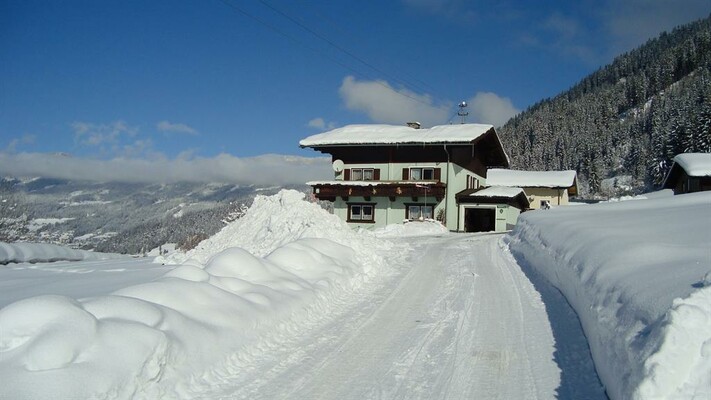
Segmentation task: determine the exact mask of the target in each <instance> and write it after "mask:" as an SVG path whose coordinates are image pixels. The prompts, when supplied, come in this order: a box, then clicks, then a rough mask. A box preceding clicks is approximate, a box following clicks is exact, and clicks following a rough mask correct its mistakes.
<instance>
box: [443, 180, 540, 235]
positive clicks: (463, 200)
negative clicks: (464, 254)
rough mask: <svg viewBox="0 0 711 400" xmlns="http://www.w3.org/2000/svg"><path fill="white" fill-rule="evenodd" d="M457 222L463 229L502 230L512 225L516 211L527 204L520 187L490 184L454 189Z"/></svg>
mask: <svg viewBox="0 0 711 400" xmlns="http://www.w3.org/2000/svg"><path fill="white" fill-rule="evenodd" d="M457 203H458V204H459V226H460V227H461V230H462V231H464V232H489V231H496V232H502V231H507V230H510V229H513V227H514V225H516V221H517V220H518V216H519V214H521V212H523V211H524V210H527V209H528V208H529V202H528V198H527V196H526V193H524V191H523V189H521V188H517V187H506V186H492V187H486V188H477V189H465V190H462V191H461V192H459V193H457Z"/></svg>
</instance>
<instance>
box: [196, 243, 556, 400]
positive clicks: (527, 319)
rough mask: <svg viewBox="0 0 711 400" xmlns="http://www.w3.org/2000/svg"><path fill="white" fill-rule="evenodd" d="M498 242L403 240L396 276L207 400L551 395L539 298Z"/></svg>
mask: <svg viewBox="0 0 711 400" xmlns="http://www.w3.org/2000/svg"><path fill="white" fill-rule="evenodd" d="M499 238H500V235H462V234H456V235H455V234H452V235H445V236H444V237H441V238H435V237H429V238H418V239H403V240H406V241H408V242H409V243H410V244H411V245H412V247H413V251H412V254H411V255H410V258H409V262H410V263H411V265H410V266H408V268H409V269H408V270H406V272H403V273H402V274H401V275H400V276H398V277H397V279H392V280H391V281H388V282H383V283H382V287H381V288H380V289H378V291H377V293H375V295H374V296H372V297H371V298H367V299H362V301H360V302H357V303H354V304H352V306H351V311H350V312H345V313H343V314H340V315H339V316H337V317H336V318H335V319H334V320H333V321H331V322H329V323H327V324H324V325H323V326H322V327H321V328H318V329H317V330H315V331H311V332H310V333H308V337H295V338H293V339H292V340H289V341H288V343H284V344H283V347H281V348H280V349H276V350H275V351H274V352H273V354H269V351H268V350H267V351H265V354H264V360H265V361H264V362H263V364H262V365H263V367H262V368H263V369H260V364H259V361H258V360H257V361H255V362H254V363H252V366H251V368H250V370H251V372H250V373H249V374H247V375H246V376H242V377H240V378H239V379H236V380H235V384H238V383H237V382H240V384H241V386H239V387H235V388H234V389H233V390H231V391H230V390H228V388H226V387H225V385H221V388H220V393H218V395H215V393H211V394H210V395H209V396H207V397H211V398H225V399H228V398H229V399H238V398H256V399H259V398H264V399H267V398H268V399H288V398H308V399H344V400H347V399H364V398H368V399H379V398H382V399H405V398H407V399H450V398H451V399H459V398H488V399H491V398H533V399H535V398H546V399H547V398H553V397H554V396H555V388H556V386H557V384H558V382H559V370H558V369H557V366H556V365H555V364H554V363H553V361H552V358H553V357H552V353H553V351H554V347H553V338H552V333H551V330H550V326H549V324H548V320H547V315H546V313H545V308H544V307H543V306H542V304H541V305H539V306H531V305H530V304H532V303H535V302H536V301H538V302H540V297H539V296H538V295H537V292H535V290H534V289H533V288H532V285H531V284H530V282H529V281H528V280H527V279H526V278H525V276H524V275H523V273H522V272H521V271H520V270H519V269H518V266H517V265H516V264H515V262H514V261H512V259H508V258H506V257H505V254H504V250H503V249H501V248H500V247H499V246H498V244H497V242H498V240H499ZM529 286H530V287H529ZM529 339H533V340H532V341H531V340H529Z"/></svg>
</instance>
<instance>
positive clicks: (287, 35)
mask: <svg viewBox="0 0 711 400" xmlns="http://www.w3.org/2000/svg"><path fill="white" fill-rule="evenodd" d="M220 1H221V2H222V3H223V4H225V5H226V6H227V7H230V8H231V9H232V10H234V11H237V12H239V13H240V14H242V15H244V16H246V17H248V18H250V19H252V20H254V21H256V22H258V23H259V24H261V25H263V26H265V27H266V28H268V29H270V30H272V31H274V32H276V33H278V34H279V35H281V36H283V37H285V38H287V39H289V40H291V41H292V42H294V43H296V44H297V45H299V46H302V47H304V48H306V49H308V50H310V51H312V52H314V53H316V54H318V55H320V56H321V57H323V58H324V59H326V60H328V61H331V62H333V63H334V64H337V65H339V66H341V67H343V68H345V69H347V70H349V71H351V72H352V73H354V74H355V75H358V76H361V77H365V78H367V79H370V80H372V81H373V82H374V83H376V84H378V85H380V86H382V87H384V88H386V89H388V90H390V91H391V92H393V93H396V94H398V95H400V96H403V97H406V98H408V99H410V100H414V101H416V102H418V103H421V104H425V105H427V106H431V105H432V104H430V103H427V102H425V101H423V100H421V99H419V98H417V97H413V96H410V95H408V94H406V93H402V92H399V91H397V90H395V89H393V88H392V87H390V86H389V85H387V84H385V83H383V82H382V81H380V80H378V79H375V78H373V77H371V76H370V75H368V74H366V73H363V72H361V71H359V70H356V69H355V68H353V67H351V66H349V65H346V64H344V63H342V62H340V61H339V60H336V59H334V58H332V57H329V56H328V55H326V54H324V53H323V52H321V51H320V50H318V49H316V48H314V47H312V46H309V45H307V44H306V43H304V42H302V41H300V40H298V39H297V38H295V37H294V36H292V35H289V34H288V33H286V32H284V31H282V30H280V29H278V28H277V27H275V26H274V25H272V24H270V23H268V22H266V21H264V20H263V19H261V18H259V17H257V16H255V15H253V14H252V13H249V12H247V11H245V10H244V9H243V8H241V7H238V6H237V5H235V4H233V3H232V2H230V1H229V0H220ZM265 5H266V4H265ZM270 8H272V7H270ZM272 9H273V8H272ZM273 10H274V9H273ZM275 11H276V10H275ZM277 12H278V11H277ZM282 15H283V14H282ZM287 18H288V17H287ZM324 40H325V39H324Z"/></svg>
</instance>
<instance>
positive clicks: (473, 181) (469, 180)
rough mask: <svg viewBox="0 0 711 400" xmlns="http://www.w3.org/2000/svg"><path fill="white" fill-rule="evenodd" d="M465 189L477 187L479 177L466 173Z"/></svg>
mask: <svg viewBox="0 0 711 400" xmlns="http://www.w3.org/2000/svg"><path fill="white" fill-rule="evenodd" d="M467 189H479V179H476V178H475V177H473V176H471V175H467Z"/></svg>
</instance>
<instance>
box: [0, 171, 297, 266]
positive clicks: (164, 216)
mask: <svg viewBox="0 0 711 400" xmlns="http://www.w3.org/2000/svg"><path fill="white" fill-rule="evenodd" d="M281 188H282V187H270V188H258V187H254V186H238V185H234V184H217V183H175V184H137V183H116V182H113V183H96V182H77V181H69V180H61V179H46V178H34V179H17V178H2V179H0V241H5V242H15V241H28V242H44V243H56V244H63V245H67V246H70V247H73V248H81V249H94V250H97V251H102V252H117V253H127V254H140V253H142V252H145V251H148V250H150V249H153V248H156V247H158V246H160V245H162V244H165V243H177V244H179V245H180V246H183V247H190V246H194V245H195V244H197V243H198V242H199V241H200V240H202V239H204V238H207V237H209V236H211V235H213V234H214V233H216V232H217V231H218V230H220V229H221V228H222V226H224V225H225V223H226V222H229V221H231V220H234V219H235V218H238V217H239V216H240V215H241V214H242V213H243V212H244V210H245V209H246V208H247V207H248V206H249V205H250V204H251V203H252V200H253V199H254V197H255V196H256V195H258V194H265V195H271V194H274V193H276V192H277V191H279V190H280V189H281ZM291 188H294V189H297V190H303V191H306V190H307V187H306V186H297V187H291Z"/></svg>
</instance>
